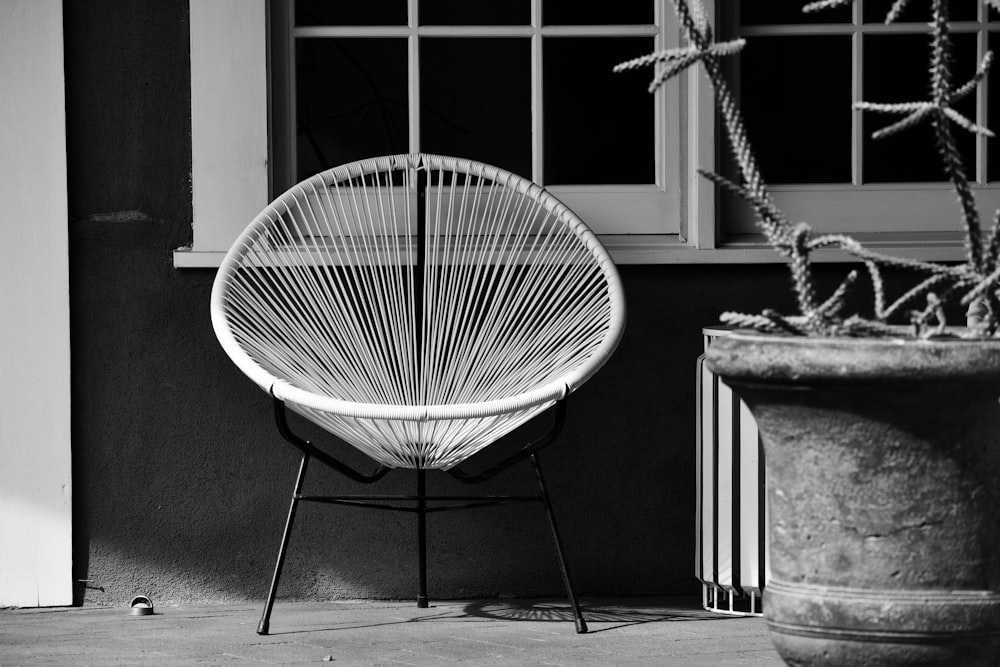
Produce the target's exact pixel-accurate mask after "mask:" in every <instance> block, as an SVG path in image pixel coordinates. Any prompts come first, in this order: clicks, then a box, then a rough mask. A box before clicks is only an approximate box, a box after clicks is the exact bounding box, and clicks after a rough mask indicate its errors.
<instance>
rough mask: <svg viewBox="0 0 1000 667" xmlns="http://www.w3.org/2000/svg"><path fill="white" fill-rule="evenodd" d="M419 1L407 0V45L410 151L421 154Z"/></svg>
mask: <svg viewBox="0 0 1000 667" xmlns="http://www.w3.org/2000/svg"><path fill="white" fill-rule="evenodd" d="M419 4H420V3H419V0H407V17H408V22H409V26H408V27H409V30H410V34H409V36H408V37H407V38H406V45H407V55H408V58H407V60H408V62H407V86H408V89H409V94H408V95H407V101H408V102H407V103H408V105H409V108H408V109H407V118H408V119H409V125H410V131H409V151H410V152H411V153H419V152H420V37H419V36H418V35H417V28H418V27H419V25H420V16H419V13H418V12H419Z"/></svg>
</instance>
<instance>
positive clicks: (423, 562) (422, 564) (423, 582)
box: [417, 468, 428, 609]
mask: <svg viewBox="0 0 1000 667" xmlns="http://www.w3.org/2000/svg"><path fill="white" fill-rule="evenodd" d="M426 495H427V486H426V471H425V470H424V469H423V468H418V469H417V552H418V555H417V559H418V560H417V568H418V574H417V576H418V591H417V607H419V608H420V609H426V608H427V606H428V602H427V501H426V500H425V499H424V497H425V496H426Z"/></svg>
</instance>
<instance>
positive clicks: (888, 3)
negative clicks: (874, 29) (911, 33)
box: [862, 0, 977, 24]
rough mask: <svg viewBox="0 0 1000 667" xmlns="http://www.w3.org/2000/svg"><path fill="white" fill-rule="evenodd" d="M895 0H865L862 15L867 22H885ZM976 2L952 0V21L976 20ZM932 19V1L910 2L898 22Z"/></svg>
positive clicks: (950, 13) (919, 21)
mask: <svg viewBox="0 0 1000 667" xmlns="http://www.w3.org/2000/svg"><path fill="white" fill-rule="evenodd" d="M893 2H894V0H865V3H864V11H863V12H862V17H863V18H864V21H865V23H883V22H884V21H885V17H886V16H887V15H888V14H889V10H890V9H892V5H893ZM976 4H977V3H975V2H951V3H949V8H948V17H949V20H951V21H975V20H976ZM930 20H931V3H929V2H910V3H909V4H908V5H906V9H904V10H903V13H902V14H900V15H899V18H898V19H896V23H924V24H926V23H929V22H930Z"/></svg>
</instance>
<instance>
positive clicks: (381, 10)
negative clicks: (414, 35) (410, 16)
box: [295, 0, 406, 25]
mask: <svg viewBox="0 0 1000 667" xmlns="http://www.w3.org/2000/svg"><path fill="white" fill-rule="evenodd" d="M295 25H406V0H363V2H355V1H353V0H295Z"/></svg>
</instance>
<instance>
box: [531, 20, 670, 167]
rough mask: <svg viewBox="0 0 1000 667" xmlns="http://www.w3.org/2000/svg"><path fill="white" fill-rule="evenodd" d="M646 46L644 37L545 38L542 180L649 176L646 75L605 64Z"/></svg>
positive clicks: (650, 112)
mask: <svg viewBox="0 0 1000 667" xmlns="http://www.w3.org/2000/svg"><path fill="white" fill-rule="evenodd" d="M652 50H653V40H652V39H651V38H647V37H628V38H601V39H588V38H555V37H551V38H546V39H545V41H544V43H543V58H544V76H543V81H544V84H543V87H544V91H543V95H544V104H545V116H544V126H545V127H544V136H545V183H546V184H548V185H552V184H571V183H578V184H596V183H653V182H654V181H655V157H654V150H655V147H654V142H655V135H654V131H653V130H654V127H653V95H650V94H649V93H648V92H647V91H646V88H647V86H648V84H649V79H650V76H652V74H651V72H649V71H648V70H640V71H631V72H623V73H621V74H615V73H613V72H612V71H611V69H612V67H614V66H615V64H617V63H620V62H623V61H625V60H628V59H630V58H635V57H636V56H639V55H642V54H645V53H650V52H651V51H652Z"/></svg>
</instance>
